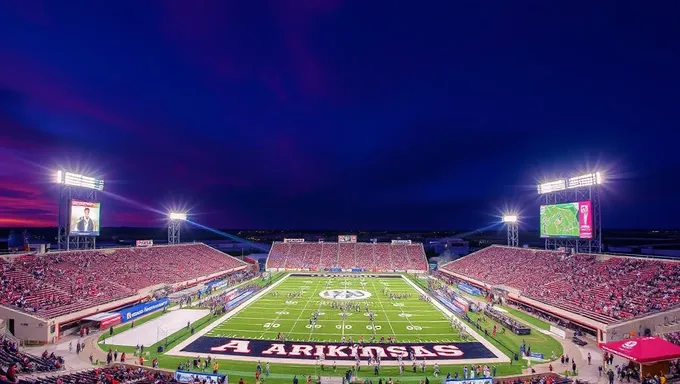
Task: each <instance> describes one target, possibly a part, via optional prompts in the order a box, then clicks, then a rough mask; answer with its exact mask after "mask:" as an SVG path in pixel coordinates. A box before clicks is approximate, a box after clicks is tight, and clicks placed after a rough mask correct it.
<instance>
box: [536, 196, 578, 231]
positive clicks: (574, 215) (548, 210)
mask: <svg viewBox="0 0 680 384" xmlns="http://www.w3.org/2000/svg"><path fill="white" fill-rule="evenodd" d="M542 208H543V209H544V210H543V211H542V212H541V217H540V222H541V237H578V236H579V222H578V203H566V204H555V205H546V206H544V207H542Z"/></svg>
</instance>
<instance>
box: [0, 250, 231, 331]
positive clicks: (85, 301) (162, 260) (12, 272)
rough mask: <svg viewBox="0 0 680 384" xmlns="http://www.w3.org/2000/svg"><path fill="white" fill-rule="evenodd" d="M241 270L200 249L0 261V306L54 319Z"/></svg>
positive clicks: (63, 254)
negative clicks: (142, 292)
mask: <svg viewBox="0 0 680 384" xmlns="http://www.w3.org/2000/svg"><path fill="white" fill-rule="evenodd" d="M241 265H244V264H243V262H241V261H240V260H237V259H235V258H233V257H231V256H229V255H226V254H224V253H222V252H220V251H217V250H215V249H213V248H210V247H208V246H207V245H205V244H200V243H196V244H182V245H174V246H159V247H150V248H120V249H104V250H90V251H67V252H50V253H47V254H45V255H20V256H16V257H13V258H12V259H11V260H10V261H5V260H2V261H0V304H1V305H5V306H10V307H14V308H19V309H21V310H23V311H26V312H33V313H36V314H38V315H40V316H41V317H45V318H54V317H56V316H61V315H64V314H68V313H73V312H75V311H78V310H81V309H87V308H91V307H94V306H98V305H101V304H106V303H109V302H112V301H116V300H119V299H123V298H126V297H131V296H134V295H136V294H137V292H138V291H139V290H140V289H142V288H147V287H151V286H154V285H159V284H165V285H167V284H178V283H182V282H186V281H191V280H195V279H198V278H201V277H205V276H208V275H211V274H215V273H216V272H220V271H225V273H226V271H230V270H232V269H234V268H236V267H238V266H241Z"/></svg>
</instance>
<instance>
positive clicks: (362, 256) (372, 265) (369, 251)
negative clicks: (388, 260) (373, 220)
mask: <svg viewBox="0 0 680 384" xmlns="http://www.w3.org/2000/svg"><path fill="white" fill-rule="evenodd" d="M374 248H375V247H374V246H372V245H371V244H366V243H357V265H363V266H364V268H366V269H367V270H369V271H372V270H375V269H376V268H377V267H378V265H377V263H376V260H375V256H374V255H373V249H374Z"/></svg>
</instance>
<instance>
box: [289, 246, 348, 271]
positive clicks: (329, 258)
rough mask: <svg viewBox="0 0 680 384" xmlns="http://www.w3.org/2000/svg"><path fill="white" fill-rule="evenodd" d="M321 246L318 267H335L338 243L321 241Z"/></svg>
mask: <svg viewBox="0 0 680 384" xmlns="http://www.w3.org/2000/svg"><path fill="white" fill-rule="evenodd" d="M305 245H306V243H305ZM321 247H322V249H321V261H320V262H319V269H330V268H336V267H337V266H338V243H323V244H322V245H321ZM293 257H295V255H293Z"/></svg>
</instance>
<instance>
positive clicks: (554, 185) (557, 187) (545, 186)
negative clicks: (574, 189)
mask: <svg viewBox="0 0 680 384" xmlns="http://www.w3.org/2000/svg"><path fill="white" fill-rule="evenodd" d="M565 189H567V181H566V180H564V179H561V180H555V181H549V182H547V183H542V184H539V185H538V194H539V195H544V194H546V193H552V192H558V191H563V190H565Z"/></svg>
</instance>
